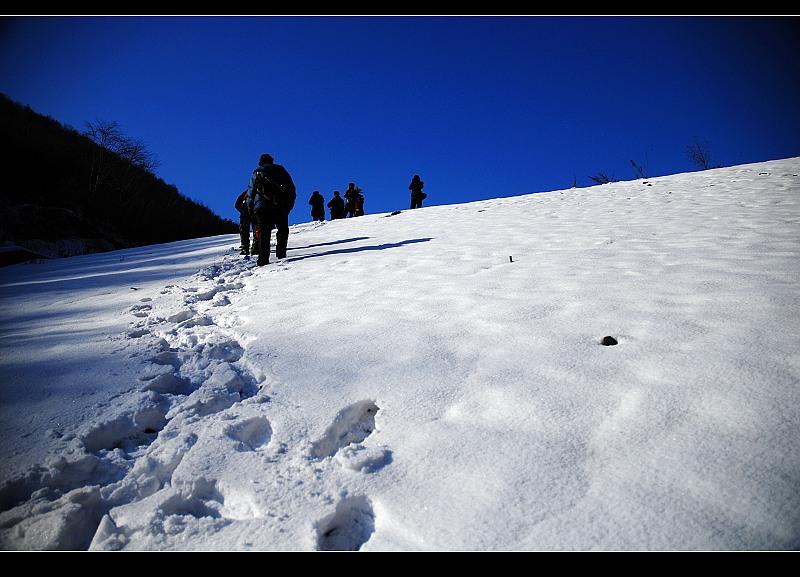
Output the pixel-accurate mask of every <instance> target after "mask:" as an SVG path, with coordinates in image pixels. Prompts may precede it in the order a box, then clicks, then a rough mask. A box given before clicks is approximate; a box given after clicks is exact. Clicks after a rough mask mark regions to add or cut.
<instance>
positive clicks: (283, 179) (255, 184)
mask: <svg viewBox="0 0 800 577" xmlns="http://www.w3.org/2000/svg"><path fill="white" fill-rule="evenodd" d="M296 198H297V191H296V189H295V186H294V182H293V181H292V177H291V176H289V173H288V172H287V171H286V169H285V168H284V167H283V166H281V165H280V164H275V163H274V161H273V159H272V156H270V155H269V154H262V155H261V157H260V158H259V160H258V168H256V169H255V170H254V171H253V175H252V177H251V178H250V186H249V187H248V189H247V206H248V208H249V209H250V212H251V214H253V215H254V217H255V222H256V223H257V224H258V228H259V229H260V232H261V234H260V235H259V238H258V263H257V264H258V266H264V265H265V264H269V245H270V237H271V236H272V235H271V231H272V228H273V226H274V227H276V228H277V229H278V230H277V232H276V233H275V257H276V258H286V245H287V244H288V242H289V213H290V212H291V210H292V208H294V202H295V200H296ZM254 252H255V251H254Z"/></svg>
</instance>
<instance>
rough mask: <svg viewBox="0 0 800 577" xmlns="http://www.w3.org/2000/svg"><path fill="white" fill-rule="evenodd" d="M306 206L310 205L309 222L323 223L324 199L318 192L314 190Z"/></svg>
mask: <svg viewBox="0 0 800 577" xmlns="http://www.w3.org/2000/svg"><path fill="white" fill-rule="evenodd" d="M308 204H310V205H311V220H318V221H319V222H324V221H325V199H324V198H322V195H321V194H320V193H319V191H318V190H315V191H314V192H313V194H312V195H311V198H309V199H308Z"/></svg>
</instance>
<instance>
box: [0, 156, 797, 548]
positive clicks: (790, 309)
mask: <svg viewBox="0 0 800 577" xmlns="http://www.w3.org/2000/svg"><path fill="white" fill-rule="evenodd" d="M798 174H800V159H788V160H781V161H772V162H766V163H759V164H751V165H744V166H738V167H733V168H725V169H717V170H709V171H704V172H695V173H688V174H681V175H675V176H668V177H658V178H653V179H649V180H647V181H642V180H637V181H630V182H619V183H612V184H607V185H602V186H598V187H592V188H584V189H571V190H564V191H555V192H550V193H542V194H535V195H527V196H518V197H511V198H501V199H495V200H489V201H481V202H473V203H469V204H461V205H453V206H431V207H426V208H423V209H421V210H414V211H408V210H404V211H403V212H402V213H401V214H398V215H394V216H390V215H387V214H380V215H367V216H365V217H361V218H357V219H348V220H343V221H335V222H326V223H324V224H319V223H312V224H301V225H297V226H294V227H292V229H291V232H292V234H291V235H290V237H289V255H288V258H287V259H284V260H282V261H277V262H275V258H274V255H273V257H272V260H273V264H270V265H268V266H266V267H262V268H257V267H255V263H254V262H252V261H246V260H244V259H243V258H242V257H240V256H239V255H238V248H237V245H238V237H236V236H223V237H215V238H208V239H199V240H193V241H184V242H179V243H172V244H167V245H159V246H151V247H144V248H139V249H130V250H125V251H117V252H112V253H104V254H100V255H87V256H81V257H73V258H68V259H61V260H55V261H47V262H40V263H37V264H20V265H15V266H12V267H6V268H3V269H0V320H1V321H2V325H0V417H1V419H0V456H1V457H0V458H1V459H2V469H1V470H0V483H1V485H0V511H2V512H0V547H1V548H3V549H17V548H19V549H60V548H66V549H81V548H88V547H91V548H92V549H170V550H172V549H200V550H207V549H211V550H216V549H233V550H248V549H253V550H262V549H264V550H315V549H361V550H556V549H566V550H596V549H601V550H609V549H612V550H629V549H636V550H675V549H690V550H708V549H728V550H731V549H747V550H751V549H796V548H798V547H800V491H798V487H800V283H799V282H798V281H800V274H799V273H800V258H799V257H800V177H799V176H798ZM273 246H274V243H273ZM606 335H610V336H613V337H615V338H616V339H617V340H618V341H619V343H618V345H616V346H602V345H601V344H600V342H601V340H602V338H603V337H604V336H606Z"/></svg>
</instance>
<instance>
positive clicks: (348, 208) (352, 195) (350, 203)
mask: <svg viewBox="0 0 800 577" xmlns="http://www.w3.org/2000/svg"><path fill="white" fill-rule="evenodd" d="M359 194H361V189H360V188H358V187H357V186H356V183H355V182H351V183H349V184H348V185H347V190H345V191H344V197H345V199H346V200H347V202H346V203H345V206H344V218H347V217H348V216H350V217H354V216H358V215H357V214H356V204H357V203H358V195H359Z"/></svg>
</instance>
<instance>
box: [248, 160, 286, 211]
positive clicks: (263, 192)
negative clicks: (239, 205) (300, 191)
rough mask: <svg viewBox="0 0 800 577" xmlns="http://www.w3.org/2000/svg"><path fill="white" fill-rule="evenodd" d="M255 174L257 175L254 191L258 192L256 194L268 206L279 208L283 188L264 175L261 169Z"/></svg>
mask: <svg viewBox="0 0 800 577" xmlns="http://www.w3.org/2000/svg"><path fill="white" fill-rule="evenodd" d="M253 174H255V181H254V182H253V190H255V191H256V194H258V195H259V196H261V198H262V199H264V200H265V201H266V202H267V204H272V205H274V206H278V203H279V202H280V197H281V192H282V189H281V186H280V185H279V184H276V183H275V182H274V181H273V180H272V179H270V178H269V177H268V176H267V175H266V174H264V171H263V170H262V169H260V168H257V169H256V170H255V171H254V173H253Z"/></svg>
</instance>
